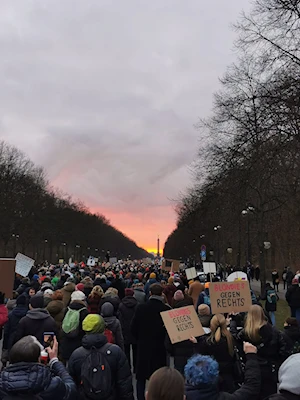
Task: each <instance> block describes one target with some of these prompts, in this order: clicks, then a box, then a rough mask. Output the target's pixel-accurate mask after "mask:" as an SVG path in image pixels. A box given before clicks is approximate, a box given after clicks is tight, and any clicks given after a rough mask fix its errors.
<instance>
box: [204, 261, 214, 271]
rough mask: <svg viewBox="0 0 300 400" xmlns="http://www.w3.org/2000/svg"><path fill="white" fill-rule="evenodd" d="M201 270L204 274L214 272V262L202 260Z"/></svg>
mask: <svg viewBox="0 0 300 400" xmlns="http://www.w3.org/2000/svg"><path fill="white" fill-rule="evenodd" d="M203 272H204V273H205V274H215V273H216V272H217V268H216V263H214V262H204V263H203Z"/></svg>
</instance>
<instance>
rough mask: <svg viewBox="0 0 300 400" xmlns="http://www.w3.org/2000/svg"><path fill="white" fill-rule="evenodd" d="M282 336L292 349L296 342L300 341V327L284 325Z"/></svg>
mask: <svg viewBox="0 0 300 400" xmlns="http://www.w3.org/2000/svg"><path fill="white" fill-rule="evenodd" d="M283 336H284V339H285V341H286V343H287V346H288V348H289V349H292V348H293V347H294V345H295V343H296V342H298V343H300V328H299V327H298V326H290V325H289V326H285V327H284V330H283Z"/></svg>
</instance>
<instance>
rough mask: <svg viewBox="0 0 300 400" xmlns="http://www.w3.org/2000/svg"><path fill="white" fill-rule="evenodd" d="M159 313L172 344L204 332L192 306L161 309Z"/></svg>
mask: <svg viewBox="0 0 300 400" xmlns="http://www.w3.org/2000/svg"><path fill="white" fill-rule="evenodd" d="M160 315H161V317H162V319H163V321H164V324H165V327H166V330H167V332H168V335H169V338H170V340H171V343H172V344H174V343H178V342H183V341H184V340H188V339H189V338H190V337H191V336H195V337H197V336H202V335H204V334H205V332H204V330H203V328H202V325H201V322H200V320H199V318H198V315H197V314H196V311H195V308H194V306H188V307H181V308H175V309H174V310H169V311H163V312H161V313H160Z"/></svg>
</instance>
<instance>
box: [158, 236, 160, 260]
mask: <svg viewBox="0 0 300 400" xmlns="http://www.w3.org/2000/svg"><path fill="white" fill-rule="evenodd" d="M157 257H160V247H159V236H158V238H157Z"/></svg>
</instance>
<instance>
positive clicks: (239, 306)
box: [209, 281, 252, 314]
mask: <svg viewBox="0 0 300 400" xmlns="http://www.w3.org/2000/svg"><path fill="white" fill-rule="evenodd" d="M209 295H210V304H211V310H212V313H213V314H223V313H230V312H242V311H249V308H250V307H251V305H252V300H251V293H250V288H249V282H248V281H236V282H216V283H210V285H209Z"/></svg>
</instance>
